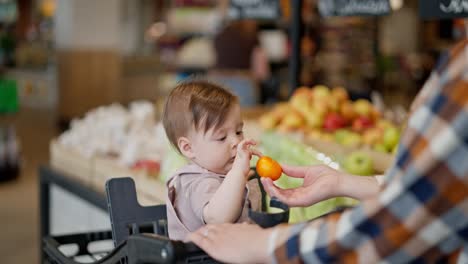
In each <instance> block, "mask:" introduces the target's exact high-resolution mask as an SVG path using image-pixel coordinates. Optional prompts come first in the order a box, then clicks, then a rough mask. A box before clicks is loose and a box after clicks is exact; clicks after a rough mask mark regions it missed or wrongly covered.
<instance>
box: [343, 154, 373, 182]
mask: <svg viewBox="0 0 468 264" xmlns="http://www.w3.org/2000/svg"><path fill="white" fill-rule="evenodd" d="M343 167H344V169H345V170H346V171H347V172H349V173H351V174H354V175H363V176H368V175H373V174H374V164H373V161H372V158H371V157H370V156H369V155H368V154H366V153H364V152H359V151H358V152H352V153H350V154H349V155H348V156H347V157H346V158H345V160H344V162H343Z"/></svg>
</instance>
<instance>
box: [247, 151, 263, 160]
mask: <svg viewBox="0 0 468 264" xmlns="http://www.w3.org/2000/svg"><path fill="white" fill-rule="evenodd" d="M250 152H252V154H253V155H255V156H257V157H259V158H260V157H262V156H263V154H262V153H261V152H260V151H259V150H256V149H250Z"/></svg>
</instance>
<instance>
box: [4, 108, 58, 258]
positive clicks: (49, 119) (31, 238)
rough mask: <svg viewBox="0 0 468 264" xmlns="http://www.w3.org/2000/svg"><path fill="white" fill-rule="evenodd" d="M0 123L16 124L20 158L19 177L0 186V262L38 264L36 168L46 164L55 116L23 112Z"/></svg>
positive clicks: (37, 111) (34, 111) (39, 112)
mask: <svg viewBox="0 0 468 264" xmlns="http://www.w3.org/2000/svg"><path fill="white" fill-rule="evenodd" d="M0 122H1V123H2V124H4V123H12V122H13V123H15V126H16V129H17V133H18V136H19V138H20V141H21V148H22V158H23V165H22V171H21V175H20V177H19V178H18V179H16V180H13V181H9V182H3V183H0V226H1V227H2V231H1V233H0V256H1V257H0V259H1V261H0V262H1V263H12V264H17V263H39V228H38V227H39V210H38V205H39V200H38V174H37V169H38V166H39V165H40V164H44V163H46V162H48V154H49V151H48V148H49V141H50V139H51V138H52V137H53V136H54V134H55V124H54V122H55V117H54V116H53V114H52V111H47V110H36V109H34V110H33V109H22V110H21V111H20V112H19V113H18V114H16V115H14V116H11V117H8V118H7V117H5V116H0Z"/></svg>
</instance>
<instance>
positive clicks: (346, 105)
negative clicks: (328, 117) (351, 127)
mask: <svg viewBox="0 0 468 264" xmlns="http://www.w3.org/2000/svg"><path fill="white" fill-rule="evenodd" d="M340 114H341V116H343V117H344V118H345V119H346V120H348V121H349V122H351V121H352V120H353V119H354V118H356V116H357V115H356V112H355V111H354V106H353V103H351V102H350V101H346V102H342V103H341V105H340Z"/></svg>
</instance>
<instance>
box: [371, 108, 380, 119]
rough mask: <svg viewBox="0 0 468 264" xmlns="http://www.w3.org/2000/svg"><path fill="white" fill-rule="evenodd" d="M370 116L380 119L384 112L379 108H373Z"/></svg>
mask: <svg viewBox="0 0 468 264" xmlns="http://www.w3.org/2000/svg"><path fill="white" fill-rule="evenodd" d="M370 116H371V118H372V119H373V120H374V121H377V120H380V117H381V116H382V114H381V113H380V112H379V111H378V110H377V109H375V108H372V110H371V114H370Z"/></svg>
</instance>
